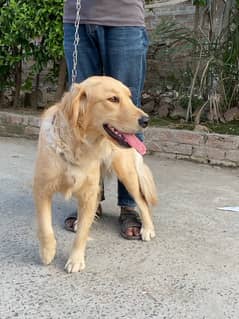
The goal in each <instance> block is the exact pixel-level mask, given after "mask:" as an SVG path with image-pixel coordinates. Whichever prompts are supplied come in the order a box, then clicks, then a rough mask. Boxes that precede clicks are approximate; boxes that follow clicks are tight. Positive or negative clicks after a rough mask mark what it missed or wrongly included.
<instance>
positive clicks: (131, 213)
mask: <svg viewBox="0 0 239 319" xmlns="http://www.w3.org/2000/svg"><path fill="white" fill-rule="evenodd" d="M119 223H120V234H121V236H122V237H124V238H125V239H128V240H139V239H141V235H140V234H139V235H138V236H129V235H127V234H126V231H127V229H129V228H132V227H136V228H139V229H141V227H142V223H141V220H140V217H139V214H138V213H137V212H136V211H135V210H131V209H130V210H127V209H126V208H124V209H123V212H121V214H120V217H119Z"/></svg>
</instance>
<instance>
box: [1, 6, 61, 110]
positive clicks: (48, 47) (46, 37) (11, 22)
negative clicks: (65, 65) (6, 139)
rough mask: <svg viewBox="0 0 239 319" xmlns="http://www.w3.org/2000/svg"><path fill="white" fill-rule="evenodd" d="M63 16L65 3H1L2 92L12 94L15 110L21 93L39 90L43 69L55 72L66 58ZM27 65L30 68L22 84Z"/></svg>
mask: <svg viewBox="0 0 239 319" xmlns="http://www.w3.org/2000/svg"><path fill="white" fill-rule="evenodd" d="M62 13H63V0H44V1H33V0H26V1H23V0H6V1H1V11H0V74H1V78H0V89H1V90H4V89H6V88H11V89H12V90H13V92H14V101H13V105H14V106H17V103H18V101H19V95H20V91H21V89H31V88H32V87H35V88H37V86H38V85H39V75H40V73H41V71H42V70H43V68H45V67H46V66H48V70H49V72H52V70H54V69H55V66H56V65H57V64H59V61H60V59H61V58H62V56H63V48H62V38H63V35H62V33H63V31H62ZM25 64H28V65H30V67H29V68H28V74H27V76H26V79H25V81H24V82H23V79H22V68H23V65H25ZM25 72H26V71H25ZM34 82H35V83H34Z"/></svg>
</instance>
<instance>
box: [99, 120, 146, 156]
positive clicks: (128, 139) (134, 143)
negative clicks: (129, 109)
mask: <svg viewBox="0 0 239 319" xmlns="http://www.w3.org/2000/svg"><path fill="white" fill-rule="evenodd" d="M103 127H104V129H105V131H106V132H107V133H108V135H109V136H110V137H111V138H112V139H114V140H115V141H116V142H117V143H118V144H119V145H121V146H124V147H133V148H134V149H136V151H138V152H139V153H140V154H141V155H144V154H145V153H146V146H145V144H144V143H143V142H141V141H140V140H139V139H138V137H137V136H136V135H135V134H129V133H124V132H120V131H118V130H117V129H116V128H115V127H113V126H111V125H109V124H104V125H103Z"/></svg>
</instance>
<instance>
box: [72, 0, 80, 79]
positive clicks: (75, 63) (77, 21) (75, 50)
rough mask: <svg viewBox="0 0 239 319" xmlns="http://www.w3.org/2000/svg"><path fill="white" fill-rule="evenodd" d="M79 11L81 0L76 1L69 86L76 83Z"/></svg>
mask: <svg viewBox="0 0 239 319" xmlns="http://www.w3.org/2000/svg"><path fill="white" fill-rule="evenodd" d="M80 11H81V0H76V19H75V38H74V43H73V45H74V51H73V56H72V60H73V68H72V72H71V84H73V83H75V82H76V78H77V62H78V61H77V58H78V45H79V42H80V35H79V27H80Z"/></svg>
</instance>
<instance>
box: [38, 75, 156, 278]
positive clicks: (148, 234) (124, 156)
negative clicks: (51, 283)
mask: <svg viewBox="0 0 239 319" xmlns="http://www.w3.org/2000/svg"><path fill="white" fill-rule="evenodd" d="M142 116H146V114H145V113H144V112H143V111H142V110H140V109H139V108H137V107H136V106H135V105H134V104H133V103H132V100H131V98H130V91H129V89H128V88H127V87H126V86H124V85H123V84H122V83H121V82H119V81H117V80H115V79H112V78H110V77H98V76H95V77H90V78H88V79H87V80H85V81H84V82H82V83H80V84H74V86H73V87H72V90H71V91H69V92H67V93H66V94H65V95H64V97H63V98H62V100H61V101H60V102H59V103H57V104H56V105H54V106H52V107H51V108H49V109H48V110H47V111H46V112H45V113H44V115H43V118H42V124H41V129H40V135H39V144H38V152H37V160H36V167H35V178H34V198H35V206H36V213H37V224H38V237H39V241H40V255H41V259H42V261H43V263H44V264H49V263H50V262H51V261H52V260H53V258H54V256H55V252H56V240H55V236H54V231H53V228H52V218H51V202H52V197H53V195H54V193H56V192H61V193H62V194H64V196H65V197H66V198H70V197H71V196H72V195H73V196H75V197H76V198H77V200H78V225H77V232H76V236H75V240H74V244H73V248H72V251H71V254H70V257H69V259H68V261H67V263H66V266H65V269H66V271H67V272H77V271H80V270H82V269H84V268H85V257H84V255H85V246H86V241H87V237H88V233H89V229H90V226H91V224H92V222H93V220H94V215H95V211H96V208H97V205H98V202H99V198H98V197H99V180H100V168H101V167H102V165H104V166H105V167H106V169H112V170H113V171H114V172H115V173H116V175H117V176H118V178H119V180H121V181H122V182H123V183H124V185H125V187H126V188H127V189H128V191H129V192H130V193H131V195H132V196H133V197H134V199H135V201H136V203H137V205H138V207H139V209H140V212H141V218H142V229H141V236H142V239H143V240H150V239H151V238H153V237H154V236H155V232H154V226H153V223H152V219H151V213H150V205H152V204H155V203H156V190H155V185H154V181H153V178H152V175H151V172H150V170H149V168H148V167H147V166H146V165H145V164H144V163H143V158H142V156H141V155H140V154H139V153H137V151H136V150H135V149H133V148H124V147H122V146H119V145H118V144H117V143H116V142H115V141H114V140H113V139H112V138H111V137H109V135H108V134H107V133H106V131H105V130H104V128H103V124H105V123H109V124H110V125H112V126H113V127H115V128H116V129H118V130H119V131H121V132H126V133H136V132H138V131H140V130H141V129H142V128H141V127H140V126H139V123H138V119H139V118H140V117H142Z"/></svg>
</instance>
